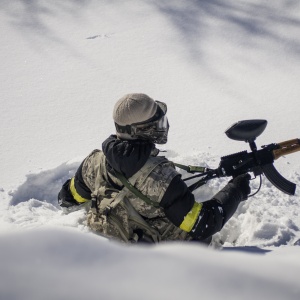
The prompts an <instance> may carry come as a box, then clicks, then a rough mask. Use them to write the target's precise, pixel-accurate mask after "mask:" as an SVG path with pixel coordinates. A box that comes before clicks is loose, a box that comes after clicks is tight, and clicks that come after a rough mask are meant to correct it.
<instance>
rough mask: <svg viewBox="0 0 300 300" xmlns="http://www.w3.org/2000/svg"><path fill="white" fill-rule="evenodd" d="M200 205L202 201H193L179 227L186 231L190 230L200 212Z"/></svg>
mask: <svg viewBox="0 0 300 300" xmlns="http://www.w3.org/2000/svg"><path fill="white" fill-rule="evenodd" d="M202 206H203V204H202V203H198V202H195V203H194V206H193V208H192V209H191V210H190V211H189V212H188V214H187V215H186V216H185V217H184V220H183V222H182V223H181V224H180V226H179V227H180V229H182V230H184V231H186V232H190V231H191V230H192V229H193V227H194V225H195V223H196V221H197V219H198V216H199V214H200V211H201V208H202Z"/></svg>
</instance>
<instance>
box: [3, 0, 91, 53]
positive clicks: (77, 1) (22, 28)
mask: <svg viewBox="0 0 300 300" xmlns="http://www.w3.org/2000/svg"><path fill="white" fill-rule="evenodd" d="M89 2H90V1H88V0H64V1H49V2H47V1H39V0H16V1H9V0H7V1H1V3H0V10H2V11H4V12H5V13H6V14H7V15H8V17H9V22H10V25H11V26H12V27H14V28H15V29H16V30H17V31H19V32H20V33H21V34H22V36H23V37H25V38H26V40H27V41H28V42H29V43H30V44H31V47H35V48H36V50H37V51H43V50H44V49H47V48H46V47H39V46H38V45H40V43H35V41H37V40H39V41H44V42H45V43H48V44H49V43H54V44H60V45H61V46H64V47H65V48H67V49H68V50H69V52H71V53H72V54H73V55H75V56H80V54H79V52H77V51H76V49H74V48H73V47H71V46H70V45H69V44H68V43H67V42H66V40H65V39H63V38H61V37H59V35H58V34H57V32H56V31H55V30H53V29H52V28H51V26H49V25H48V24H47V22H46V21H45V20H47V19H48V18H49V17H56V14H57V12H58V11H59V12H62V13H65V14H67V15H69V16H71V17H74V18H77V19H78V21H80V17H81V13H80V12H81V9H82V8H83V7H84V6H87V5H88V3H89Z"/></svg>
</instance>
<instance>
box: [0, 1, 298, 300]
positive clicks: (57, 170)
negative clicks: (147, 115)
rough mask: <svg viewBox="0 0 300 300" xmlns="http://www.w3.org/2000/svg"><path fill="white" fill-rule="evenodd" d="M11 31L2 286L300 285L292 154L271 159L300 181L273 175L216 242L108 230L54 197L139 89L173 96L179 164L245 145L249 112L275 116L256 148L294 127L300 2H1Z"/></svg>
mask: <svg viewBox="0 0 300 300" xmlns="http://www.w3.org/2000/svg"><path fill="white" fill-rule="evenodd" d="M0 33H1V44H0V61H1V69H0V81H1V89H0V91H1V98H0V101H1V108H0V109H1V118H0V127H1V131H0V144H1V156H0V166H1V175H0V199H1V202H0V249H1V250H0V276H1V280H0V299H1V300H11V299H31V300H32V299H86V298H87V297H97V299H98V298H100V299H154V298H155V299H183V298H187V297H189V298H193V299H194V298H195V299H196V298H198V297H209V298H210V299H220V298H224V297H225V298H228V299H241V298H243V299H300V285H299V278H298V277H299V271H300V262H299V254H300V250H299V249H300V248H299V245H300V242H299V240H300V205H299V195H300V194H299V193H300V192H299V190H300V160H299V154H297V153H296V154H293V155H289V156H287V157H283V158H280V159H279V160H278V161H276V163H275V166H276V168H277V169H278V171H280V173H281V174H282V175H283V176H284V177H286V178H287V179H289V180H291V181H293V182H295V183H296V184H297V191H296V195H295V196H288V195H285V194H283V193H282V192H280V191H279V190H277V189H276V188H275V187H274V186H272V185H271V184H270V183H269V182H268V181H267V180H266V179H265V178H264V179H263V186H262V189H261V191H260V192H259V194H257V195H256V196H254V197H253V198H250V199H249V200H248V201H246V202H244V203H242V204H241V205H240V206H239V208H238V211H237V213H236V214H235V215H234V216H233V218H232V219H231V220H230V221H229V222H228V224H227V225H226V226H225V227H224V229H223V230H222V231H221V232H220V233H218V234H216V235H215V237H214V244H213V245H214V247H210V248H205V247H203V246H200V245H198V244H187V243H185V244H184V243H169V244H161V245H156V246H151V247H142V246H124V245H120V244H116V243H113V242H108V241H107V240H106V239H104V238H102V237H100V236H96V235H94V234H92V233H90V232H89V230H88V228H87V227H86V223H85V214H86V213H85V210H84V209H83V210H79V211H75V212H72V213H70V214H65V213H64V212H63V211H62V210H61V209H60V208H59V207H58V206H57V203H56V197H57V192H58V190H59V189H60V187H61V185H62V183H63V182H64V181H65V180H66V179H67V178H69V177H70V176H72V175H73V174H74V172H75V171H76V168H77V167H78V165H79V164H80V162H81V161H82V159H83V158H84V157H85V156H86V155H87V154H89V152H91V151H92V150H93V149H95V148H101V143H102V141H103V140H104V139H105V138H106V137H107V136H108V135H109V134H111V133H113V132H114V125H113V122H112V118H111V116H112V108H113V105H114V103H115V102H116V100H117V99H119V98H120V97H121V96H123V95H124V94H126V93H129V92H143V93H147V94H149V95H150V96H152V97H153V98H155V99H158V100H162V101H165V102H166V103H167V104H168V118H169V121H170V124H171V128H170V134H169V142H168V144H167V145H166V146H162V147H161V149H162V150H167V153H166V156H167V157H168V158H169V159H171V160H173V161H176V162H178V163H185V164H191V165H208V166H210V167H217V165H218V162H219V159H220V156H223V155H227V154H231V153H234V152H238V151H242V150H248V148H249V147H248V145H247V144H245V143H242V142H236V141H232V140H229V139H228V138H227V137H226V136H225V135H224V131H225V130H226V129H227V128H228V127H229V126H230V125H231V124H232V123H234V122H236V121H239V120H243V119H253V118H263V119H267V120H268V126H267V128H266V130H265V132H264V133H263V134H262V135H261V136H260V137H258V138H257V144H258V146H259V147H260V146H261V145H264V144H269V143H272V142H281V141H285V140H289V139H292V138H298V137H299V132H298V127H297V125H298V124H299V111H300V108H299V95H300V84H299V78H300V3H299V1H294V0H274V1H261V0H260V1H259V0H249V1H234V0H228V1H221V0H202V1H196V0H194V1H179V0H175V1H166V0H165V1H164V0H160V1H159V0H153V1H138V0H128V1H121V0H111V1H104V0H103V1H96V0H90V1H89V0H60V1H59V0H53V1H46V0H44V1H43V0H15V1H9V0H2V1H1V3H0ZM183 175H184V176H185V174H184V173H183ZM226 182H227V179H220V180H214V181H211V182H210V183H209V184H207V185H206V186H205V187H202V188H201V189H199V190H197V191H196V192H195V196H196V197H197V199H198V200H199V201H205V200H207V199H210V197H212V196H213V194H214V193H216V192H217V191H218V190H219V189H220V188H221V187H222V186H224V185H225V184H226ZM251 185H252V188H253V191H254V190H255V188H256V187H257V186H258V182H257V180H253V182H252V183H251ZM221 245H223V250H220V246H221Z"/></svg>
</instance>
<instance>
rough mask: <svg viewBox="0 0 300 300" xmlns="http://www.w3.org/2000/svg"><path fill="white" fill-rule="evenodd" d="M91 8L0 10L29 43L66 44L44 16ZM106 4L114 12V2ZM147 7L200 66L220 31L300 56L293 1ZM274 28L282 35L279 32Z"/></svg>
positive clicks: (216, 0)
mask: <svg viewBox="0 0 300 300" xmlns="http://www.w3.org/2000/svg"><path fill="white" fill-rule="evenodd" d="M16 3H17V4H18V5H19V6H20V7H19V9H16V6H15V4H16ZM91 3H94V2H93V1H90V0H64V1H52V2H46V1H45V2H44V1H39V0H17V1H8V0H7V1H2V2H1V3H0V9H1V10H5V12H6V13H7V14H8V15H9V16H10V18H11V24H12V25H13V26H15V27H16V28H18V29H19V30H22V32H25V34H27V35H28V36H30V37H31V38H40V39H44V40H50V41H52V42H56V43H60V44H66V42H65V41H64V40H63V39H61V38H59V36H58V35H57V34H56V33H55V32H54V31H53V30H52V29H51V28H50V27H49V26H47V24H46V23H45V21H44V19H45V16H53V15H55V14H56V13H57V11H60V12H64V13H67V14H68V15H70V16H72V17H74V18H77V19H78V22H80V18H81V10H82V8H83V7H87V6H89V5H90V4H91ZM110 4H111V5H116V7H117V4H118V1H114V2H113V3H110ZM123 4H124V3H123ZM99 5H100V4H99ZM131 5H132V6H134V5H135V3H134V2H132V3H128V6H131ZM147 5H149V6H152V7H153V8H155V9H156V10H157V11H158V12H159V13H160V14H161V15H162V16H163V17H164V18H166V19H167V20H169V21H170V24H171V25H172V26H173V27H174V28H175V30H176V31H177V32H178V34H179V37H180V39H181V40H182V45H183V46H184V47H185V48H186V50H187V53H188V55H189V56H190V57H192V58H194V59H195V60H196V61H200V62H202V63H203V62H204V61H203V56H202V54H203V52H202V51H201V50H202V49H201V43H202V41H203V39H204V38H205V37H206V36H208V35H209V34H215V33H216V30H219V32H218V34H221V35H222V34H224V33H225V34H226V37H227V35H228V39H232V38H233V39H236V38H238V39H239V44H240V45H245V46H247V47H249V46H257V40H258V39H261V38H262V39H265V40H267V41H269V42H273V43H275V44H276V45H278V46H279V45H281V46H283V47H284V48H285V50H287V51H288V52H289V53H290V54H293V55H297V56H299V55H300V30H299V28H300V19H299V17H296V16H293V15H292V14H291V15H290V14H289V12H292V10H293V9H294V8H298V7H299V5H298V4H297V1H296V0H282V1H281V2H280V3H279V4H278V3H277V5H270V4H266V2H259V1H257V2H256V3H255V2H245V1H244V2H241V3H236V2H235V1H222V0H191V1H166V0H162V1H152V2H151V3H147ZM145 7H146V6H145ZM216 24H217V25H216ZM212 26H213V27H214V28H215V29H214V30H213V31H211V30H210V28H211V27H212ZM278 27H280V28H281V29H283V30H278ZM216 28H217V29H216ZM218 28H219V29H218ZM295 30H298V31H299V34H297V35H292V34H289V35H287V34H286V33H287V32H292V31H295ZM232 32H234V33H235V35H236V32H238V37H237V36H234V37H233V36H231V33H232ZM73 50H74V49H73Z"/></svg>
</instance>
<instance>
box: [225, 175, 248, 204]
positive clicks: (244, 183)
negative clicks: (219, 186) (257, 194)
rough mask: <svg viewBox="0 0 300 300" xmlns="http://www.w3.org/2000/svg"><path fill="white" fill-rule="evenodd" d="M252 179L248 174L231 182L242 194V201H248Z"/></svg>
mask: <svg viewBox="0 0 300 300" xmlns="http://www.w3.org/2000/svg"><path fill="white" fill-rule="evenodd" d="M250 179H251V176H250V174H248V173H246V174H242V175H239V176H237V177H235V178H233V179H232V180H230V181H229V182H231V183H232V184H233V185H234V187H235V188H236V189H237V190H239V192H240V193H241V198H242V199H241V201H244V200H247V199H248V195H249V194H250V193H251V188H250Z"/></svg>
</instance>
